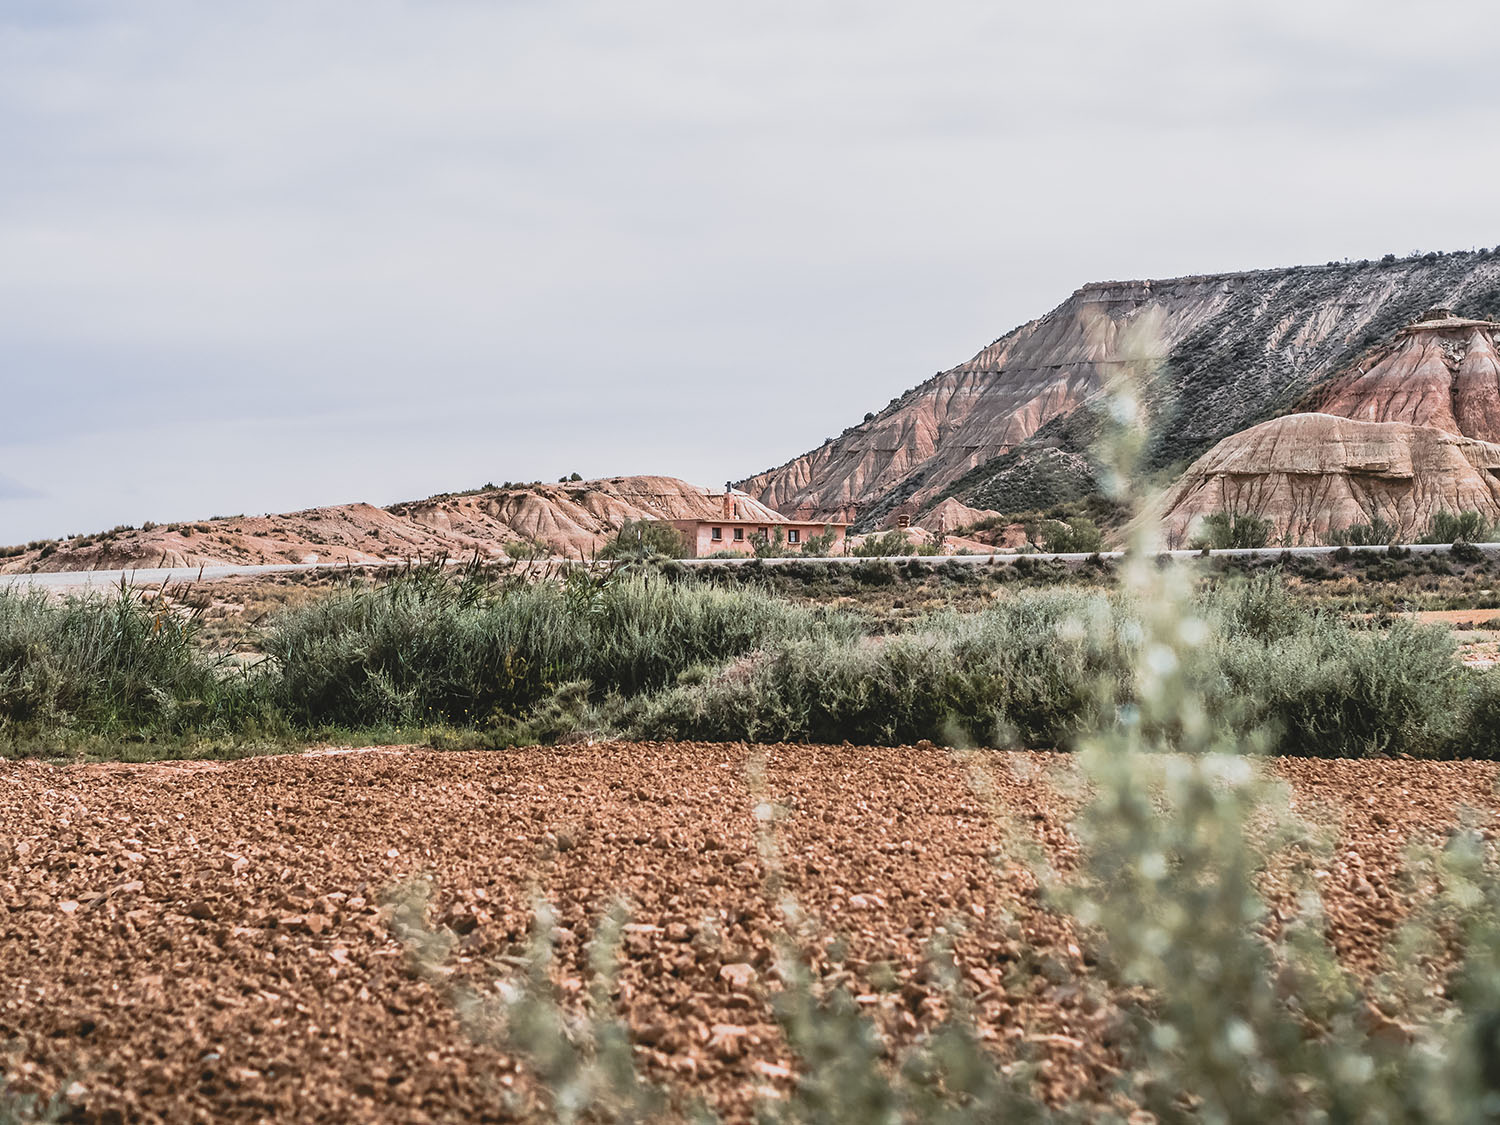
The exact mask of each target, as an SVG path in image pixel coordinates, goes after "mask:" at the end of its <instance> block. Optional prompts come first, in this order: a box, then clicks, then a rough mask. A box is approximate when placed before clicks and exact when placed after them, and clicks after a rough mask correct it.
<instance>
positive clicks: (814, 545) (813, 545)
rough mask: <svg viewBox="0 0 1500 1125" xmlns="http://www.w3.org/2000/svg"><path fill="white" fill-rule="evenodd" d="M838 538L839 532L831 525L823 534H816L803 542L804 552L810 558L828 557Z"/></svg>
mask: <svg viewBox="0 0 1500 1125" xmlns="http://www.w3.org/2000/svg"><path fill="white" fill-rule="evenodd" d="M836 538H838V536H837V534H836V533H835V532H834V530H833V528H831V527H830V528H828V529H827V530H826V531H824V532H823V534H822V535H814V536H813V537H812V538H811V539H809V540H808V541H807V542H806V543H804V544H802V553H803V554H804V555H805V556H807V557H808V558H810V559H826V558H827V557H828V554H829V552H830V551H832V550H833V543H834V540H835V539H836Z"/></svg>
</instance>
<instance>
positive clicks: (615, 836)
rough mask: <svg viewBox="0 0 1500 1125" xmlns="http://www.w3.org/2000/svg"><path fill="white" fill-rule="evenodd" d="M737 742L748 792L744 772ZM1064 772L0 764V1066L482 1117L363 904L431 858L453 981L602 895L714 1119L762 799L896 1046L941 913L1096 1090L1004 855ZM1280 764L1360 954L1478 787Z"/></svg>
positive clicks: (673, 1063)
mask: <svg viewBox="0 0 1500 1125" xmlns="http://www.w3.org/2000/svg"><path fill="white" fill-rule="evenodd" d="M762 753H764V754H765V756H766V757H765V766H764V781H763V782H762V783H760V785H761V788H759V789H756V788H753V787H752V785H751V784H750V783H749V782H747V777H748V776H753V771H752V772H747V768H746V767H747V763H748V762H750V761H751V760H753V759H755V758H757V757H758V756H759V755H760V754H762ZM1067 765H1068V763H1067V759H1065V758H1063V757H1060V756H1054V755H1045V754H1019V753H1018V754H1005V755H995V756H993V757H990V758H987V759H985V761H984V765H983V769H984V771H985V773H986V775H987V776H988V777H989V778H990V786H991V788H992V796H993V805H994V807H995V808H996V809H998V810H999V811H1000V812H1002V813H1003V814H1005V816H1004V817H1003V818H1000V819H997V818H996V817H995V816H994V815H992V811H991V808H990V807H989V798H985V799H981V798H979V797H976V796H975V790H974V789H973V788H972V787H971V784H970V780H969V776H968V773H967V769H968V767H967V766H965V765H963V764H960V763H958V762H956V761H954V760H953V759H952V758H951V757H950V756H948V755H947V754H946V753H945V752H943V751H940V750H918V749H912V748H902V749H893V750H892V749H870V748H854V747H834V748H830V747H776V748H769V749H766V750H764V751H762V750H756V749H755V748H751V747H746V746H743V745H702V744H679V745H656V744H647V745H631V746H621V745H600V746H594V747H589V748H571V749H534V750H524V751H516V752H510V753H489V754H484V753H475V754H438V753H432V752H416V751H400V750H396V751H391V750H376V751H367V752H357V753H326V754H322V755H314V756H307V755H302V756H295V757H280V758H260V759H252V760H246V761H242V762H235V763H228V764H225V763H196V764H161V765H142V766H130V765H109V766H105V765H95V766H87V765H85V766H70V767H65V768H57V767H51V766H45V765H40V764H36V763H24V764H14V763H11V764H0V962H3V964H4V967H5V971H4V973H3V976H0V1045H4V1044H7V1043H8V1044H9V1046H8V1047H5V1046H0V1052H3V1053H0V1072H3V1073H4V1074H5V1075H6V1076H7V1077H8V1079H9V1080H10V1081H11V1082H12V1083H13V1084H16V1085H18V1086H20V1087H22V1088H29V1089H44V1090H48V1091H51V1090H54V1089H58V1088H62V1087H66V1086H68V1085H69V1084H70V1083H71V1084H76V1085H74V1086H73V1087H72V1089H73V1100H74V1101H75V1102H76V1103H77V1104H78V1105H79V1106H80V1107H81V1108H80V1109H79V1117H80V1119H82V1120H93V1121H121V1120H147V1121H153V1120H159V1121H256V1120H267V1119H273V1118H274V1119H280V1120H293V1119H295V1120H304V1121H339V1122H345V1121H364V1120H401V1121H438V1120H464V1121H485V1120H501V1119H505V1118H506V1116H507V1111H506V1110H505V1108H504V1107H505V1096H506V1094H507V1091H508V1090H511V1089H514V1088H515V1087H516V1085H517V1084H518V1083H521V1084H524V1082H525V1076H524V1073H523V1072H522V1071H520V1070H519V1069H518V1068H517V1066H516V1064H515V1061H514V1060H513V1059H511V1058H508V1057H507V1056H506V1055H505V1054H504V1053H503V1052H501V1051H500V1050H498V1049H496V1048H495V1047H492V1046H479V1045H476V1044H475V1043H474V1042H472V1041H471V1039H470V1038H469V1037H467V1036H466V1035H465V1034H464V1033H463V1031H462V1030H461V1029H460V1027H459V1025H458V1022H457V1020H456V1018H455V1016H454V1013H453V1009H452V1007H451V1006H450V1005H449V1004H448V1003H447V1002H446V1001H445V1000H444V998H443V997H442V996H441V995H440V994H439V992H438V991H437V990H436V989H435V988H434V986H433V985H432V984H430V983H428V982H427V981H426V980H424V979H422V978H421V977H420V976H417V975H414V974H412V973H411V972H410V971H408V966H407V959H406V956H405V953H404V951H403V948H402V946H401V945H400V944H399V943H398V942H397V941H395V940H394V939H393V938H392V936H391V930H390V926H389V907H388V906H385V905H383V903H386V902H388V901H389V900H390V898H391V896H392V893H393V892H394V891H395V890H396V889H397V888H400V887H402V886H403V885H410V884H411V883H412V882H413V881H415V880H418V879H429V880H431V883H432V885H433V886H434V887H435V888H436V890H435V893H434V895H433V899H432V902H431V904H430V909H429V918H430V919H431V921H432V923H433V924H434V925H438V926H446V927H448V928H449V929H450V930H451V931H452V932H453V933H454V934H455V935H456V944H455V946H454V948H453V950H452V952H451V954H450V956H449V959H448V962H447V964H448V965H449V966H450V967H451V969H452V971H453V976H454V977H455V978H458V979H466V980H469V981H471V982H472V983H474V984H476V985H478V986H481V987H486V988H492V987H493V983H494V981H495V980H496V979H497V976H499V975H502V974H503V973H504V972H506V971H508V970H507V969H506V968H505V966H504V964H503V963H502V962H499V961H498V960H497V959H498V958H500V957H503V956H510V955H514V954H515V953H517V952H518V951H519V949H520V945H521V943H523V942H524V941H525V939H526V935H527V930H528V927H529V925H530V919H531V910H532V903H533V901H534V899H533V896H534V895H535V894H541V895H544V896H545V897H546V898H547V899H549V900H550V901H551V902H552V903H553V904H555V906H556V909H557V914H558V921H559V926H560V929H559V931H558V938H559V946H558V956H559V967H560V970H561V979H562V981H563V982H564V983H563V987H564V989H565V990H567V991H568V993H569V994H570V995H573V996H576V995H578V992H579V990H580V989H581V987H582V983H583V982H584V981H585V980H586V979H587V974H586V971H585V970H584V968H583V967H582V966H583V965H585V964H586V960H587V955H586V953H585V951H584V945H585V943H586V942H587V941H588V940H589V938H590V935H591V934H592V932H593V929H594V926H595V925H596V923H597V920H598V918H599V917H600V915H601V913H602V912H603V911H604V910H605V909H606V908H607V906H608V905H609V904H610V903H611V902H612V901H615V900H618V899H623V900H625V901H627V902H628V903H629V905H630V910H631V922H632V928H631V930H630V931H629V932H628V933H627V934H626V936H625V940H624V946H623V949H622V951H621V957H622V963H621V969H620V976H619V1003H620V1007H621V1008H622V1009H623V1010H624V1012H625V1013H626V1014H627V1015H628V1018H629V1020H630V1023H631V1025H632V1028H633V1030H634V1033H635V1036H636V1040H637V1042H638V1043H639V1044H640V1051H641V1061H642V1063H643V1065H644V1067H645V1069H646V1070H647V1071H648V1073H649V1074H650V1075H651V1076H652V1077H653V1078H655V1079H658V1080H662V1081H667V1082H670V1083H672V1084H673V1085H674V1087H675V1088H677V1089H679V1090H692V1091H698V1092H701V1093H703V1094H705V1095H706V1096H708V1097H709V1098H710V1099H711V1101H713V1102H714V1103H715V1105H716V1106H717V1107H718V1108H719V1110H720V1111H721V1112H723V1113H725V1114H726V1115H727V1116H729V1117H730V1118H731V1119H743V1118H744V1117H745V1115H746V1113H747V1112H748V1108H749V1105H750V1103H751V1101H752V1099H753V1098H754V1097H755V1096H756V1095H757V1092H758V1091H761V1092H764V1091H766V1090H777V1089H784V1088H786V1086H787V1084H788V1082H789V1080H790V1077H789V1076H790V1068H791V1066H792V1064H793V1060H792V1057H791V1055H790V1053H789V1051H788V1049H787V1047H786V1045H785V1042H784V1040H783V1039H782V1037H781V1034H780V1032H779V1030H778V1029H777V1027H776V1025H775V1023H774V1021H773V1019H772V1016H771V1013H770V1009H769V1007H768V1004H767V996H768V994H769V993H770V992H773V991H774V990H775V989H776V988H777V987H778V986H777V983H776V979H775V967H774V964H773V956H772V954H773V943H774V938H775V935H776V934H777V932H778V930H779V927H780V925H781V916H780V912H779V908H778V904H777V897H776V895H775V894H774V893H773V892H772V891H771V890H770V889H769V888H768V883H767V869H766V865H765V863H764V862H763V859H762V855H761V851H760V849H759V846H758V843H757V832H756V826H757V820H756V817H755V813H754V809H755V806H756V804H757V803H758V802H759V801H761V800H763V799H769V800H770V801H772V802H774V804H775V805H776V806H777V807H779V808H780V809H781V810H783V812H782V813H781V814H779V819H778V821H777V824H776V838H777V851H778V852H779V855H780V857H781V859H780V862H779V868H780V874H781V878H782V879H783V880H784V882H785V887H786V890H787V891H789V892H790V893H791V894H792V895H793V896H795V898H796V900H797V901H798V902H799V903H800V905H801V906H802V907H803V908H804V910H805V911H806V912H807V913H808V914H809V915H810V916H811V917H813V918H815V919H817V920H818V925H819V926H820V927H821V930H820V932H821V934H822V935H823V938H831V937H832V936H833V935H835V934H839V935H843V937H844V939H845V945H846V946H847V952H846V953H845V955H844V958H843V960H842V962H841V964H839V965H836V966H835V965H832V964H831V963H829V957H828V956H826V955H825V956H824V957H823V960H824V962H825V967H826V968H828V969H829V970H830V971H835V972H838V973H841V974H845V975H844V977H843V979H845V980H846V981H847V982H848V983H849V984H850V985H851V987H852V988H853V989H854V991H855V992H856V993H857V994H858V995H859V997H860V1003H861V1004H862V1005H864V1006H865V1008H866V1009H867V1010H868V1011H870V1012H871V1013H872V1014H873V1015H874V1017H875V1018H876V1019H877V1020H878V1022H879V1023H880V1025H881V1026H882V1027H883V1028H884V1029H885V1031H886V1032H887V1033H888V1034H889V1035H890V1036H891V1037H892V1039H893V1040H894V1041H895V1042H897V1043H904V1042H909V1041H910V1040H911V1039H912V1038H913V1037H914V1036H915V1035H917V1034H918V1033H919V1032H920V1031H922V1030H923V1029H926V1028H930V1027H932V1026H933V1025H934V1023H935V1022H936V1021H937V1020H938V1019H939V1018H940V1017H941V1015H942V1012H943V1003H944V1001H943V999H942V993H941V990H940V989H939V988H938V987H937V986H936V985H935V983H934V982H933V981H932V980H931V978H930V975H929V972H928V969H927V961H926V946H927V944H928V942H929V941H930V939H931V938H932V937H933V935H934V934H935V932H936V931H937V930H938V928H939V927H940V926H942V925H943V924H945V923H946V922H949V921H952V920H959V921H961V922H962V923H963V928H962V933H961V935H960V936H959V938H958V940H957V949H956V956H957V960H958V963H959V966H960V969H961V972H962V974H963V977H964V980H965V982H966V985H967V987H968V988H969V990H970V992H971V994H972V995H973V996H974V997H975V1010H976V1015H977V1018H978V1020H979V1023H980V1026H981V1028H982V1030H983V1033H984V1035H985V1036H986V1038H987V1039H988V1040H989V1041H990V1042H991V1043H992V1044H993V1045H994V1047H995V1049H996V1050H997V1051H1000V1052H1001V1053H1003V1054H1006V1055H1015V1054H1017V1053H1020V1052H1025V1053H1028V1054H1031V1055H1033V1056H1034V1057H1037V1058H1039V1059H1040V1060H1041V1062H1042V1081H1043V1084H1044V1085H1045V1087H1046V1088H1047V1089H1048V1090H1049V1091H1050V1092H1051V1093H1052V1094H1054V1095H1057V1096H1071V1095H1075V1094H1082V1095H1084V1096H1090V1095H1092V1096H1103V1095H1102V1093H1101V1091H1102V1090H1104V1088H1105V1087H1106V1086H1107V1085H1108V1083H1109V1080H1110V1076H1111V1074H1112V1073H1113V1071H1112V1068H1113V1067H1114V1066H1115V1065H1116V1064H1117V1062H1118V1061H1119V1060H1118V1059H1117V1057H1116V1054H1115V1050H1114V1048H1113V1046H1112V1044H1113V1043H1114V1041H1115V1036H1116V1034H1117V1031H1118V1022H1117V1021H1118V1019H1119V1017H1118V1015H1117V1014H1116V1012H1115V1009H1113V1008H1112V1006H1111V1005H1110V1004H1108V1003H1107V1002H1101V1000H1100V999H1099V997H1098V995H1097V990H1096V989H1094V988H1093V987H1092V986H1091V985H1090V978H1091V974H1092V969H1091V967H1090V966H1089V965H1088V964H1087V963H1086V962H1085V959H1084V955H1083V953H1082V952H1081V951H1080V948H1079V944H1078V942H1077V941H1076V937H1075V935H1074V934H1073V933H1072V931H1071V928H1070V925H1069V923H1067V922H1066V920H1064V919H1061V918H1059V917H1057V916H1055V915H1052V914H1049V913H1047V912H1046V911H1043V910H1041V909H1039V908H1038V907H1037V905H1036V900H1035V895H1036V887H1035V883H1034V880H1033V878H1032V875H1031V874H1030V872H1029V870H1028V869H1027V868H1026V867H1025V866H1023V865H1022V864H1020V863H1018V862H1016V861H1015V860H1014V859H1013V858H1009V857H1014V856H1015V855H1017V854H1018V852H1017V849H1015V847H1014V843H1015V841H1014V839H1010V838H1009V836H1008V834H1011V833H1021V834H1023V835H1024V836H1025V837H1026V838H1027V840H1028V841H1030V842H1031V843H1033V844H1034V845H1035V844H1039V845H1040V846H1041V847H1042V848H1043V849H1044V850H1045V851H1046V852H1047V853H1048V854H1049V855H1050V857H1051V859H1052V861H1053V862H1054V863H1055V864H1056V865H1057V866H1058V867H1059V868H1061V869H1063V870H1066V869H1067V868H1069V867H1070V866H1071V864H1072V862H1073V845H1072V841H1071V837H1070V835H1069V833H1068V828H1067V825H1068V821H1069V819H1070V817H1071V816H1072V806H1071V804H1070V803H1069V802H1068V801H1067V800H1066V799H1064V798H1063V797H1062V796H1060V793H1059V790H1058V789H1056V788H1054V787H1053V786H1052V785H1051V784H1049V782H1048V780H1047V778H1048V775H1049V773H1050V772H1051V771H1053V770H1055V769H1059V768H1062V769H1065V768H1067ZM1281 768H1282V769H1283V772H1284V773H1285V774H1286V776H1287V777H1288V778H1289V779H1290V780H1291V781H1292V783H1293V785H1294V789H1295V791H1296V793H1297V795H1298V800H1299V803H1300V804H1301V805H1302V806H1303V807H1304V811H1305V812H1307V813H1310V814H1312V815H1316V816H1319V817H1325V816H1326V817H1328V818H1330V819H1331V820H1333V821H1334V822H1336V823H1338V824H1340V825H1341V828H1340V832H1341V835H1340V845H1339V858H1338V863H1337V865H1336V869H1335V870H1333V871H1331V872H1330V873H1329V875H1328V878H1327V890H1328V896H1329V904H1330V905H1329V917H1330V919H1331V920H1332V922H1333V926H1334V930H1335V934H1334V936H1335V940H1336V941H1337V942H1338V944H1339V946H1340V948H1341V949H1342V950H1344V951H1345V953H1346V955H1348V956H1350V957H1352V958H1353V960H1354V961H1355V962H1356V963H1359V964H1366V963H1369V962H1370V961H1371V959H1372V958H1375V957H1377V956H1378V944H1379V941H1380V940H1381V939H1382V937H1383V935H1384V934H1385V933H1386V932H1387V931H1388V930H1389V928H1390V926H1392V925H1394V923H1395V921H1396V919H1397V918H1398V917H1399V916H1400V902H1399V898H1398V896H1397V887H1398V882H1399V880H1398V877H1397V870H1396V869H1397V868H1398V867H1399V863H1400V850H1401V848H1402V847H1404V845H1405V842H1406V840H1407V839H1408V838H1409V837H1411V836H1413V835H1416V836H1418V837H1423V838H1434V837H1436V836H1437V835H1439V834H1441V833H1442V832H1443V831H1444V830H1445V829H1446V828H1447V827H1448V826H1449V825H1451V824H1452V823H1453V822H1454V821H1455V819H1456V816H1457V812H1456V810H1457V806H1458V805H1459V804H1460V803H1463V802H1467V803H1470V804H1473V805H1476V806H1482V807H1485V808H1491V807H1492V806H1493V800H1492V788H1493V783H1494V779H1495V768H1494V767H1493V766H1492V765H1488V764H1481V763H1461V764H1451V763H1450V764H1424V763H1408V762H1402V763H1352V762H1350V763H1346V762H1334V763H1326V762H1294V763H1285V764H1283V766H1282V767H1281ZM1372 795H1373V796H1375V797H1377V798H1378V799H1377V800H1376V801H1375V802H1374V803H1372V802H1371V800H1370V798H1371V797H1372ZM823 938H820V939H817V940H815V941H813V943H812V944H813V945H814V946H817V947H819V948H823V946H822V940H823ZM826 953H827V951H826V948H825V954H826ZM882 981H884V983H885V987H884V988H881V987H879V985H880V983H881V982H882Z"/></svg>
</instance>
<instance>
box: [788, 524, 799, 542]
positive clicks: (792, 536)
mask: <svg viewBox="0 0 1500 1125" xmlns="http://www.w3.org/2000/svg"><path fill="white" fill-rule="evenodd" d="M786 541H787V542H788V543H800V542H802V532H800V531H798V530H797V529H796V528H795V527H794V528H792V529H791V530H790V531H788V532H787V533H786Z"/></svg>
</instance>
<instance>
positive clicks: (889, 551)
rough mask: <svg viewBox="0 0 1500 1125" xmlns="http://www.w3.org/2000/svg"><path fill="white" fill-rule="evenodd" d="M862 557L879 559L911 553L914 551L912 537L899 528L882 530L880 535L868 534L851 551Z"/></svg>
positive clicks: (852, 553)
mask: <svg viewBox="0 0 1500 1125" xmlns="http://www.w3.org/2000/svg"><path fill="white" fill-rule="evenodd" d="M849 553H850V554H851V555H856V556H858V557H860V558H868V559H878V558H886V557H889V556H895V555H909V554H911V553H912V549H911V539H910V538H908V537H907V534H906V532H904V531H902V530H900V529H899V528H892V529H891V530H890V531H886V532H882V533H881V534H879V535H867V536H865V538H864V540H863V541H862V542H861V543H860V544H859V546H857V547H855V548H854V549H853V550H851V551H850V552H849Z"/></svg>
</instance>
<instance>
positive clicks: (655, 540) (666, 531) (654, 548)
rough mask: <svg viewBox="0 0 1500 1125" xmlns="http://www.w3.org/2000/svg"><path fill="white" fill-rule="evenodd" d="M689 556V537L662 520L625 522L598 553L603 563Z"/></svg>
mask: <svg viewBox="0 0 1500 1125" xmlns="http://www.w3.org/2000/svg"><path fill="white" fill-rule="evenodd" d="M687 554H688V542H687V537H686V536H684V535H683V534H682V532H680V531H678V530H677V529H676V528H675V527H673V526H672V525H671V524H669V523H666V522H665V521H663V520H626V521H625V522H624V523H623V524H621V525H620V530H619V531H618V532H617V533H616V534H615V537H614V538H613V539H611V540H610V541H609V542H608V543H606V544H605V545H604V549H603V550H602V551H600V552H599V557H600V558H601V559H628V560H634V559H646V558H652V557H656V558H667V559H681V558H686V557H687Z"/></svg>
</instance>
